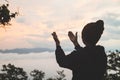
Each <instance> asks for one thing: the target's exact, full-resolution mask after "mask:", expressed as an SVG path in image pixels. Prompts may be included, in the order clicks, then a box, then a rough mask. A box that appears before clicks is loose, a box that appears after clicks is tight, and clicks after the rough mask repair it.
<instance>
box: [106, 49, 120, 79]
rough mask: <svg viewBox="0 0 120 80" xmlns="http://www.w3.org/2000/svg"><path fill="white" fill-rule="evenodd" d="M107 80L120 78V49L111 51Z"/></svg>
mask: <svg viewBox="0 0 120 80" xmlns="http://www.w3.org/2000/svg"><path fill="white" fill-rule="evenodd" d="M109 53H110V54H108V64H107V73H106V79H105V80H120V51H118V50H116V51H112V52H111V51H109Z"/></svg>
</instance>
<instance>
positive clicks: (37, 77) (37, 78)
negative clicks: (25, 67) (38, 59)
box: [30, 69, 45, 80]
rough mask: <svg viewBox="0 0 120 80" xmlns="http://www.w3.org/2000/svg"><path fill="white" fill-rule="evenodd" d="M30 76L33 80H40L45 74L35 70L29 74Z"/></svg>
mask: <svg viewBox="0 0 120 80" xmlns="http://www.w3.org/2000/svg"><path fill="white" fill-rule="evenodd" d="M30 75H31V76H32V77H33V80H42V79H43V78H44V76H45V73H44V72H43V71H39V70H36V69H35V70H33V71H31V72H30Z"/></svg>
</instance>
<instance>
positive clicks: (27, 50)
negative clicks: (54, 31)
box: [0, 48, 53, 54]
mask: <svg viewBox="0 0 120 80" xmlns="http://www.w3.org/2000/svg"><path fill="white" fill-rule="evenodd" d="M47 51H48V52H52V51H53V50H51V49H48V48H16V49H6V50H0V53H21V54H22V53H23V54H25V53H40V52H47Z"/></svg>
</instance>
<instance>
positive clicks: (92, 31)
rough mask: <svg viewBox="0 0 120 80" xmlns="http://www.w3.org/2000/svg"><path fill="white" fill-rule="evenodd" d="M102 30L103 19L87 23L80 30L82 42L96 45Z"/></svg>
mask: <svg viewBox="0 0 120 80" xmlns="http://www.w3.org/2000/svg"><path fill="white" fill-rule="evenodd" d="M103 30H104V22H103V20H98V21H96V22H92V23H88V24H87V25H85V27H84V28H83V30H82V40H83V43H84V44H85V45H86V46H87V45H96V43H97V42H98V41H99V39H100V37H101V35H102V33H103Z"/></svg>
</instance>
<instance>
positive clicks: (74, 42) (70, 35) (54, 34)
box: [52, 31, 79, 46]
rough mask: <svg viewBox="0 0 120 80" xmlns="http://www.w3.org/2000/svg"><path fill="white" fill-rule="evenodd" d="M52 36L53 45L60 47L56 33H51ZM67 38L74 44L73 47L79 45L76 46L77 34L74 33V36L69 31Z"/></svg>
mask: <svg viewBox="0 0 120 80" xmlns="http://www.w3.org/2000/svg"><path fill="white" fill-rule="evenodd" d="M52 36H53V39H54V41H55V43H56V46H60V41H59V39H58V36H57V34H56V32H53V33H52ZM68 37H69V39H70V40H71V42H72V43H73V44H74V46H77V45H79V44H78V41H77V39H78V37H77V32H76V33H75V35H74V34H73V32H71V31H69V32H68Z"/></svg>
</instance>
